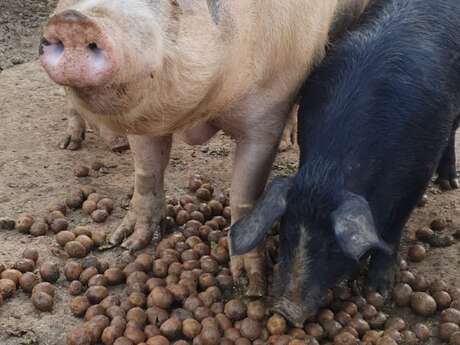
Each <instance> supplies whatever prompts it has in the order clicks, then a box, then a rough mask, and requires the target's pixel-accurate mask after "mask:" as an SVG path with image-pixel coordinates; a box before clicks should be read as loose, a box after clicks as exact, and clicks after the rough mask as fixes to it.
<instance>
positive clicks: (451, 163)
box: [437, 126, 460, 190]
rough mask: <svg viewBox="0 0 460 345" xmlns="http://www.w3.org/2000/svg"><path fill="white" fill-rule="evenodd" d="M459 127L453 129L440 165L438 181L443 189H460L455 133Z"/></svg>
mask: <svg viewBox="0 0 460 345" xmlns="http://www.w3.org/2000/svg"><path fill="white" fill-rule="evenodd" d="M457 127H458V126H455V128H454V129H453V131H452V134H451V136H450V138H449V143H448V145H447V147H446V149H445V150H444V153H443V155H442V158H441V161H440V162H439V166H438V171H437V172H438V180H437V183H438V184H439V187H440V188H441V189H442V190H451V189H458V188H459V187H460V182H459V180H458V176H457V164H456V157H455V133H456V131H457Z"/></svg>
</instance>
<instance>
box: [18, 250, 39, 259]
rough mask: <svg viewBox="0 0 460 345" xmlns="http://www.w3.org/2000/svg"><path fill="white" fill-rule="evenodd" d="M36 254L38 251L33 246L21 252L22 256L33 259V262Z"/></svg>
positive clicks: (36, 257) (36, 256)
mask: <svg viewBox="0 0 460 345" xmlns="http://www.w3.org/2000/svg"><path fill="white" fill-rule="evenodd" d="M38 256H39V255H38V251H37V250H36V249H35V248H26V249H24V251H23V252H22V257H23V258H25V259H30V260H33V261H34V262H37V260H38Z"/></svg>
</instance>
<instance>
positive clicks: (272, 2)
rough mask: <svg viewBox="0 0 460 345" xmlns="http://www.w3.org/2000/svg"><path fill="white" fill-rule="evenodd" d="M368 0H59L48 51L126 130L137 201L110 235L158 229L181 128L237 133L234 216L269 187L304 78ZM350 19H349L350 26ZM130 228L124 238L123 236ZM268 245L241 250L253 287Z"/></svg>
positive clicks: (139, 238) (136, 235) (52, 66)
mask: <svg viewBox="0 0 460 345" xmlns="http://www.w3.org/2000/svg"><path fill="white" fill-rule="evenodd" d="M366 5H367V0H285V1H278V0H265V1H257V0H233V1H230V0H220V1H217V0H197V1H189V0H164V1H163V0H162V1H160V0H130V1H127V0H80V1H79V0H61V1H60V2H59V4H58V7H57V9H56V11H55V14H54V15H53V16H52V17H51V19H50V20H49V23H48V24H47V25H46V27H45V28H44V32H43V40H42V47H41V51H40V53H41V54H40V59H41V62H42V64H43V67H44V68H45V70H46V72H47V73H48V74H49V76H50V77H51V79H53V80H54V81H55V82H56V83H58V84H60V85H63V86H64V87H65V89H66V93H67V95H68V98H69V100H70V102H71V104H72V107H73V109H74V110H75V111H76V112H77V113H78V114H79V115H81V116H82V117H83V118H85V119H86V120H88V121H89V122H93V123H96V124H97V125H98V126H102V127H104V128H107V129H109V130H110V131H113V132H118V133H120V134H123V135H125V134H127V136H128V140H129V144H130V147H131V149H132V152H133V155H134V166H135V189H134V195H133V198H132V201H131V208H130V210H129V211H128V214H127V215H126V217H125V218H124V220H123V221H122V224H121V225H120V226H119V227H118V228H117V229H116V230H115V231H114V233H113V234H112V236H111V239H110V241H111V243H112V244H114V245H117V244H120V243H122V246H123V247H124V248H126V249H129V250H138V249H141V248H144V247H146V246H147V245H149V243H150V242H151V240H152V238H153V237H154V234H157V237H158V236H160V231H159V224H160V220H161V219H162V217H163V216H164V214H165V201H164V181H163V179H164V171H165V169H166V167H167V165H168V161H169V154H170V149H171V145H172V134H173V133H178V132H179V133H182V137H183V139H184V140H185V141H186V142H188V143H190V144H201V143H204V142H206V141H207V140H209V139H210V138H211V137H212V136H213V135H214V134H215V133H216V132H217V131H218V130H223V131H224V132H225V133H227V134H228V135H230V136H232V137H233V138H235V140H236V142H237V144H236V145H237V147H236V152H235V158H234V166H233V176H232V187H231V195H230V202H231V208H232V210H231V211H232V221H233V222H235V221H236V220H238V219H239V218H241V217H242V216H243V215H245V214H247V213H248V212H249V211H250V210H251V208H252V207H253V205H254V203H255V201H256V200H257V198H258V197H259V195H260V194H261V192H262V191H263V189H264V186H265V183H266V181H267V179H268V176H269V174H270V169H271V165H272V163H273V160H274V157H275V154H276V152H277V148H278V145H279V143H280V140H281V137H282V132H283V129H284V127H285V124H286V120H287V118H288V114H289V112H290V110H291V108H292V106H293V103H294V100H295V97H296V93H297V91H298V88H299V87H300V85H301V84H302V82H303V80H304V78H305V76H306V75H308V73H309V71H310V70H311V69H312V68H313V67H314V66H315V65H316V64H317V63H319V62H320V61H321V59H322V58H323V56H324V53H325V47H326V45H327V43H328V40H329V35H330V32H331V30H332V29H334V30H336V29H337V27H340V28H343V30H344V29H345V28H346V27H347V25H348V24H351V23H352V22H353V21H354V19H356V18H357V17H358V16H359V15H360V14H361V12H362V11H363V10H364V8H365V6H366ZM341 30H342V29H341ZM125 239H126V240H125ZM264 264H265V259H264V247H263V246H260V247H259V248H258V249H256V250H254V251H252V252H251V253H249V254H246V255H244V256H238V257H236V256H232V259H231V269H232V273H233V275H234V278H235V279H238V278H239V276H240V275H241V274H242V273H243V272H245V273H246V275H247V276H248V278H249V287H248V291H247V293H248V295H250V296H261V295H263V294H264V293H265V289H266V281H265V271H264V269H265V267H264Z"/></svg>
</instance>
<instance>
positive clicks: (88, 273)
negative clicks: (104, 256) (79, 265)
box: [80, 266, 99, 285]
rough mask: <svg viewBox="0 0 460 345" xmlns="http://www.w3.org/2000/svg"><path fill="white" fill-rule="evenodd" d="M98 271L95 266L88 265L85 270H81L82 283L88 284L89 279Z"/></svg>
mask: <svg viewBox="0 0 460 345" xmlns="http://www.w3.org/2000/svg"><path fill="white" fill-rule="evenodd" d="M98 273H99V272H98V270H97V268H96V267H94V266H91V267H88V268H86V269H84V270H83V272H81V274H80V281H81V282H82V284H84V285H86V284H88V282H89V280H90V279H91V278H92V277H93V276H95V275H96V274H98Z"/></svg>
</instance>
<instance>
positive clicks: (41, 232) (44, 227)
mask: <svg viewBox="0 0 460 345" xmlns="http://www.w3.org/2000/svg"><path fill="white" fill-rule="evenodd" d="M48 229H49V227H48V224H46V223H45V222H44V221H42V220H38V221H36V222H35V223H33V224H32V226H31V227H30V234H31V235H32V236H34V237H39V236H45V235H46V233H47V232H48Z"/></svg>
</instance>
